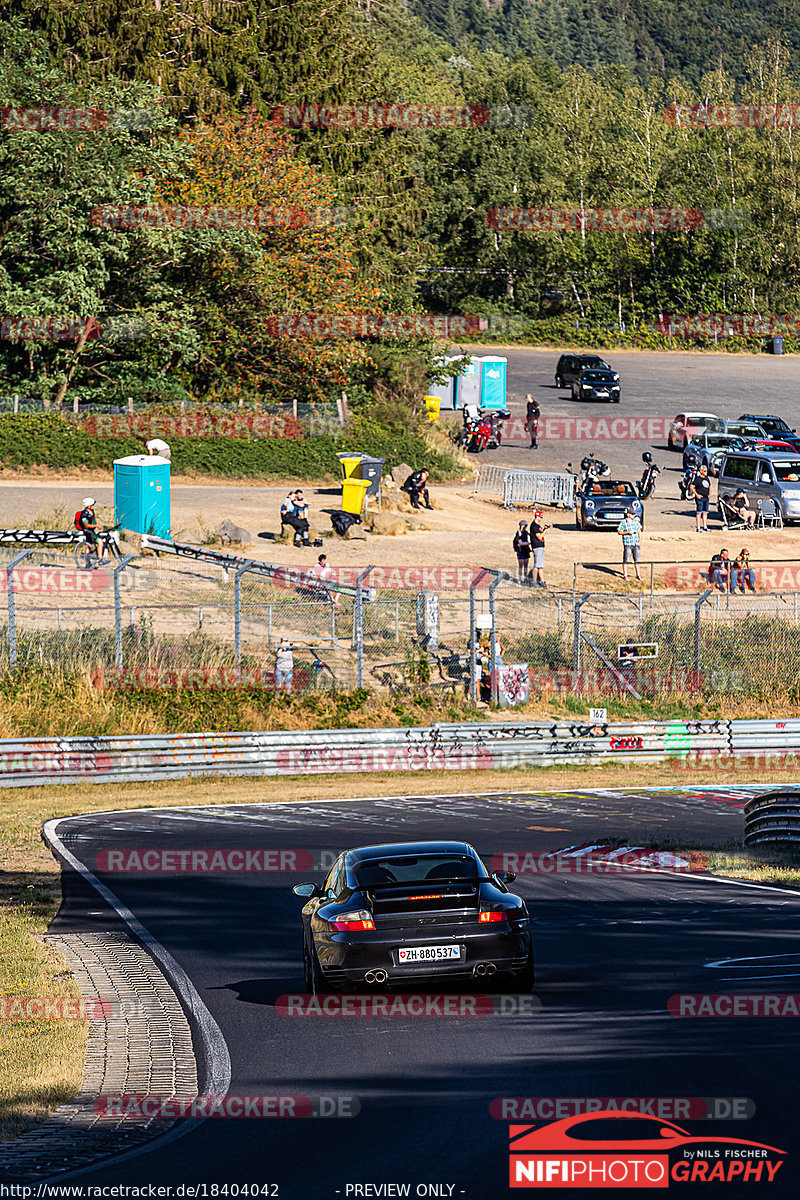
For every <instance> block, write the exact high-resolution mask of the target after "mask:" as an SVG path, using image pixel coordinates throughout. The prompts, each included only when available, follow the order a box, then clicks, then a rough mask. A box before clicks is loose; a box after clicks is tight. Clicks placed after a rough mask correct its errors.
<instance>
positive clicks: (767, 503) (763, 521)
mask: <svg viewBox="0 0 800 1200" xmlns="http://www.w3.org/2000/svg"><path fill="white" fill-rule="evenodd" d="M756 525H757V526H758V528H759V529H766V527H767V526H769V527H770V528H771V529H783V516H782V515H781V510H780V507H779V505H778V503H777V502H776V501H775V500H773V499H772V498H771V497H766V498H765V499H760V500H759V501H758V516H757V517H756Z"/></svg>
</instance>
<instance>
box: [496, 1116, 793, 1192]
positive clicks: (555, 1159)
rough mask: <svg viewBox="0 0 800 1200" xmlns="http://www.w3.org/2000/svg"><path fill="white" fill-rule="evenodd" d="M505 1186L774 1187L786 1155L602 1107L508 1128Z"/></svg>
mask: <svg viewBox="0 0 800 1200" xmlns="http://www.w3.org/2000/svg"><path fill="white" fill-rule="evenodd" d="M509 1141H510V1145H509V1151H510V1164H509V1167H510V1173H509V1185H510V1186H511V1187H512V1188H521V1187H529V1188H547V1187H549V1188H565V1187H568V1188H573V1187H580V1188H668V1187H671V1186H672V1184H673V1183H675V1184H681V1183H737V1182H745V1183H766V1184H769V1183H774V1181H775V1177H776V1175H777V1174H778V1172H779V1170H780V1169H781V1167H782V1166H783V1163H784V1158H785V1154H786V1151H785V1150H778V1149H777V1148H776V1147H775V1146H766V1145H764V1144H763V1143H762V1142H752V1141H748V1140H746V1139H744V1138H729V1137H717V1136H715V1135H709V1134H704V1135H702V1136H696V1135H694V1134H691V1133H689V1132H688V1130H686V1129H683V1128H682V1127H681V1126H680V1125H675V1124H673V1123H672V1122H671V1121H663V1120H657V1119H655V1118H653V1117H649V1116H644V1115H643V1114H641V1113H633V1112H621V1111H620V1110H618V1109H605V1110H604V1111H602V1112H593V1113H591V1114H582V1115H578V1116H572V1117H566V1118H564V1119H563V1120H561V1121H553V1122H551V1123H550V1124H549V1125H544V1126H542V1127H541V1128H539V1129H537V1128H535V1127H534V1126H532V1125H511V1126H510V1127H509Z"/></svg>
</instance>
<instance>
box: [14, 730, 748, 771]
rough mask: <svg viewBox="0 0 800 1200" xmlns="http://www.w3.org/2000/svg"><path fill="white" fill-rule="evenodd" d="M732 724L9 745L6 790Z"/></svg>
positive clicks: (393, 760)
mask: <svg viewBox="0 0 800 1200" xmlns="http://www.w3.org/2000/svg"><path fill="white" fill-rule="evenodd" d="M730 737H731V735H730V722H729V721H720V720H712V721H690V722H682V721H657V722H635V723H624V724H622V723H620V724H601V725H593V724H589V723H588V722H569V721H555V722H534V723H530V724H528V723H525V724H523V723H522V722H520V723H505V724H501V723H500V722H494V721H492V722H483V723H477V722H476V723H474V724H467V723H463V724H461V723H459V724H441V725H432V726H429V727H415V728H406V729H333V730H310V731H309V730H285V731H284V730H278V731H272V732H264V733H258V732H251V733H246V732H245V733H195V734H179V735H175V736H166V735H164V736H162V735H154V736H148V737H102V738H35V739H34V738H31V739H29V738H21V739H15V738H8V739H3V740H0V786H2V787H35V786H38V785H41V784H47V783H78V782H88V781H89V780H91V781H92V782H96V783H122V782H125V781H126V780H132V781H142V780H145V781H146V780H159V779H181V778H187V777H192V776H201V775H309V774H333V773H339V772H357V771H435V770H468V769H480V770H490V769H497V768H509V767H519V766H549V765H552V764H553V763H556V762H563V761H565V760H568V761H570V762H575V763H586V762H595V761H596V762H600V761H609V760H614V761H618V762H630V761H636V762H657V761H659V760H662V759H665V758H669V757H676V756H677V757H684V758H685V757H687V756H689V755H693V754H702V755H709V756H716V755H728V754H730Z"/></svg>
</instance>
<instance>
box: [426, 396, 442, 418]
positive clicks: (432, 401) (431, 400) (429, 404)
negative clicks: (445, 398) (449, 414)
mask: <svg viewBox="0 0 800 1200" xmlns="http://www.w3.org/2000/svg"><path fill="white" fill-rule="evenodd" d="M441 403H442V401H441V399H440V397H439V396H426V397H425V407H426V408H427V410H428V420H429V421H438V420H439V408H440V406H441Z"/></svg>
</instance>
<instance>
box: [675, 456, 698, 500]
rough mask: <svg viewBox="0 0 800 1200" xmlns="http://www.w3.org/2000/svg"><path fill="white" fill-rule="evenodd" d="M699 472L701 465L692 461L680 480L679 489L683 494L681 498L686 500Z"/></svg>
mask: <svg viewBox="0 0 800 1200" xmlns="http://www.w3.org/2000/svg"><path fill="white" fill-rule="evenodd" d="M699 472H700V467H699V465H698V464H697V463H691V464H690V465H689V466H688V467H687V468H686V470H685V471H684V472H683V475H682V476H681V477H680V479H679V480H678V491H679V492H680V494H681V500H685V499H686V498H687V496H688V495H689V492H690V490H691V487H692V484H693V483H694V481H695V479H696V478H697V476H698V474H699Z"/></svg>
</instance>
